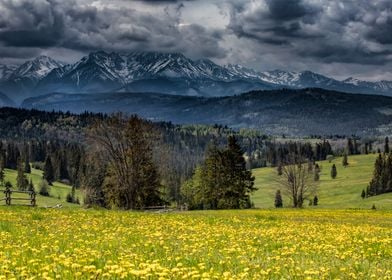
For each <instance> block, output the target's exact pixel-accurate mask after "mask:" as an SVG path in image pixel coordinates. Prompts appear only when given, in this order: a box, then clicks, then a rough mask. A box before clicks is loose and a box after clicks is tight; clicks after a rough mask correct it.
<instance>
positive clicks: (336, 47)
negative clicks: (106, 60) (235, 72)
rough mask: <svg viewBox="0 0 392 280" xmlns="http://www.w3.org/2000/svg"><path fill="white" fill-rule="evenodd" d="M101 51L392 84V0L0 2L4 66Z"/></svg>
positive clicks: (69, 58) (0, 59) (0, 58)
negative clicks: (179, 56) (162, 55)
mask: <svg viewBox="0 0 392 280" xmlns="http://www.w3.org/2000/svg"><path fill="white" fill-rule="evenodd" d="M101 49H102V50H106V51H121V52H125V51H134V50H148V51H163V52H182V53H184V54H185V55H187V56H189V57H191V58H202V57H203V58H209V59H211V60H213V61H215V62H217V63H219V64H228V63H237V64H242V65H245V66H248V67H252V68H255V69H257V70H262V71H264V70H274V69H282V70H290V71H302V70H312V71H315V72H319V73H322V74H326V75H329V76H333V77H335V78H338V79H343V78H346V77H349V76H354V77H358V78H362V79H368V80H378V79H388V80H392V1H391V0H372V1H369V0H193V1H192V0H189V1H180V0H178V1H176V0H145V1H141V0H137V1H136V0H95V1H94V0H0V63H20V62H21V61H24V60H26V59H30V58H33V57H35V56H38V55H40V54H45V55H50V56H52V57H54V58H56V59H60V60H63V61H66V62H74V61H76V60H77V59H79V58H81V57H82V56H84V55H85V54H87V53H89V52H91V51H95V50H101Z"/></svg>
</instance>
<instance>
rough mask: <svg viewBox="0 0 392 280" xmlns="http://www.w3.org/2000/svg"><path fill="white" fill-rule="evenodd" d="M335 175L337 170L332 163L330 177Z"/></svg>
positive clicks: (333, 177)
mask: <svg viewBox="0 0 392 280" xmlns="http://www.w3.org/2000/svg"><path fill="white" fill-rule="evenodd" d="M337 175H338V171H337V170H336V165H335V164H332V168H331V177H332V179H335V178H336V176H337Z"/></svg>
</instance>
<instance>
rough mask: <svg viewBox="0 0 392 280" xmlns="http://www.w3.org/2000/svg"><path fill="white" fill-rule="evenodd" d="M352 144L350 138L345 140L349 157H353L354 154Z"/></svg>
mask: <svg viewBox="0 0 392 280" xmlns="http://www.w3.org/2000/svg"><path fill="white" fill-rule="evenodd" d="M354 152H355V151H354V144H353V141H352V140H351V138H348V139H347V153H348V154H349V155H353V154H354Z"/></svg>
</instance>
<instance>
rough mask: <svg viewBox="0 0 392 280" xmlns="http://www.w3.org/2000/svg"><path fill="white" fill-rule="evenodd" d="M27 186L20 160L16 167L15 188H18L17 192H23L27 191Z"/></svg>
mask: <svg viewBox="0 0 392 280" xmlns="http://www.w3.org/2000/svg"><path fill="white" fill-rule="evenodd" d="M28 185H29V181H28V180H27V178H26V175H25V174H24V168H23V163H22V160H21V159H19V160H18V165H17V177H16V187H17V188H18V190H21V191H25V190H27V187H28Z"/></svg>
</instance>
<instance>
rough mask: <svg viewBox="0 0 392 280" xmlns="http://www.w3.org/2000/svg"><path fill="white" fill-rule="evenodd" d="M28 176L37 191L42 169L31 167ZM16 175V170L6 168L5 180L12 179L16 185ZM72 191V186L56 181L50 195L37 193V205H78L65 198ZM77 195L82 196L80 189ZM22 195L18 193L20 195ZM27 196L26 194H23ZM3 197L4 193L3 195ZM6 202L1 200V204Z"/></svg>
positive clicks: (12, 182)
mask: <svg viewBox="0 0 392 280" xmlns="http://www.w3.org/2000/svg"><path fill="white" fill-rule="evenodd" d="M26 175H27V178H28V179H29V180H30V179H32V180H33V184H34V186H35V189H36V191H38V188H39V183H40V182H41V180H42V171H41V170H38V169H34V168H32V169H31V174H26ZM16 176H17V172H16V170H11V169H6V170H5V180H6V181H10V182H11V184H12V185H13V186H14V187H15V186H16ZM70 191H71V186H69V185H66V184H63V183H60V182H54V183H53V186H52V187H51V189H50V195H51V196H50V197H45V196H41V195H37V205H38V206H41V207H45V206H54V205H56V204H59V203H60V204H62V205H63V206H66V207H78V205H76V204H72V203H67V202H66V201H65V198H66V196H67V194H68V193H69V192H70ZM76 194H77V196H79V198H80V197H81V195H80V193H79V191H78V190H77V191H76ZM19 196H20V195H18V197H19ZM22 196H23V197H25V196H24V195H22ZM1 197H2V195H1ZM3 204H4V202H0V205H3Z"/></svg>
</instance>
